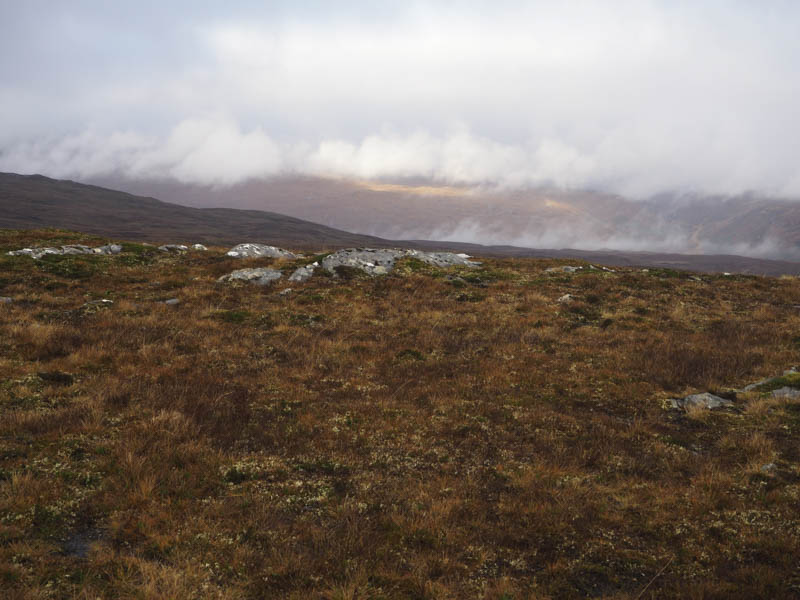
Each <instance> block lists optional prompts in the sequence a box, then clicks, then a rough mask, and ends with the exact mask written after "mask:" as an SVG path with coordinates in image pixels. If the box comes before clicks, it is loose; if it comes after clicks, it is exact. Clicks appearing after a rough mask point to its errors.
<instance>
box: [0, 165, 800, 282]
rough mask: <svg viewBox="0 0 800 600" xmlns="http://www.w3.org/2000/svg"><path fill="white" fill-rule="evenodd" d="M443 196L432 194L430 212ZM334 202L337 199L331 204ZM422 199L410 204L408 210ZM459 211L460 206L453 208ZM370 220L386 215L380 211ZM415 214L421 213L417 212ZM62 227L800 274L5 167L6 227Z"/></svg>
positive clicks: (0, 178) (125, 236)
mask: <svg viewBox="0 0 800 600" xmlns="http://www.w3.org/2000/svg"><path fill="white" fill-rule="evenodd" d="M440 200H441V198H439V197H437V198H434V199H431V198H427V200H426V202H427V206H428V207H429V209H428V213H427V214H429V215H430V216H431V218H433V215H434V214H435V213H436V210H440V209H435V207H434V206H433V205H434V204H435V203H436V202H438V201H440ZM329 204H330V203H329ZM422 207H423V205H422V204H421V203H417V204H415V205H406V206H405V210H406V211H407V212H413V211H415V210H416V209H417V208H420V210H422ZM453 217H454V218H457V217H458V212H454V213H453ZM364 218H365V219H367V218H372V219H374V220H375V221H376V222H377V221H380V220H381V213H380V211H377V210H376V212H375V213H374V214H372V216H370V214H369V213H368V212H367V213H366V214H365V216H364ZM414 218H419V217H418V216H416V217H414ZM42 227H58V228H62V229H70V230H73V231H82V232H86V233H94V234H98V235H103V236H107V237H110V238H114V239H117V240H150V241H158V242H195V241H196V242H202V243H206V244H223V245H224V244H236V243H239V242H246V241H252V242H266V243H271V244H275V245H280V246H286V247H289V248H297V249H324V248H341V247H348V246H374V247H391V246H399V245H402V246H406V247H411V248H422V249H428V250H431V249H447V250H454V251H458V252H467V253H470V254H475V255H478V256H511V257H554V258H579V259H583V260H587V261H590V262H592V261H593V262H597V263H599V264H604V265H610V266H643V267H663V268H672V269H685V270H693V271H704V272H723V271H730V272H732V273H752V274H762V275H783V274H792V275H800V263H795V262H788V261H780V260H765V259H759V258H748V257H743V256H734V255H728V254H705V255H704V254H675V253H663V252H634V251H617V250H597V251H591V250H575V249H548V248H537V249H532V248H525V247H520V246H510V245H495V246H484V245H480V244H473V243H464V242H454V241H427V240H419V239H416V240H396V239H385V238H381V237H376V236H371V235H362V234H357V233H349V232H347V231H343V230H341V229H336V228H333V227H328V226H326V225H320V224H317V223H313V222H311V221H307V220H303V219H299V218H295V217H289V216H286V215H283V214H278V213H275V212H266V211H261V210H242V209H235V208H193V207H189V206H181V205H179V204H170V203H168V202H162V201H160V200H157V199H155V198H150V197H143V196H134V195H131V194H128V193H125V192H120V191H116V190H111V189H107V188H103V187H98V186H94V185H85V184H82V183H77V182H74V181H61V180H56V179H50V178H48V177H43V176H41V175H17V174H13V173H0V228H4V229H37V228H42Z"/></svg>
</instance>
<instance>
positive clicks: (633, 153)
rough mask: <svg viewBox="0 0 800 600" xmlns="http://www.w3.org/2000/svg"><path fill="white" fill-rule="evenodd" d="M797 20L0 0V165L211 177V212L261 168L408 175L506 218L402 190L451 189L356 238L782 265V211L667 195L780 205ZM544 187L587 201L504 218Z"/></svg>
mask: <svg viewBox="0 0 800 600" xmlns="http://www.w3.org/2000/svg"><path fill="white" fill-rule="evenodd" d="M798 17H800V7H798V6H797V5H795V4H794V3H788V2H775V3H768V4H764V3H735V4H733V5H732V4H731V3H728V2H721V1H711V2H704V3H702V4H697V3H682V2H678V3H676V2H664V1H658V0H650V1H645V2H641V1H633V0H619V1H615V2H595V1H589V0H587V1H583V2H578V3H569V4H563V5H562V4H561V3H545V2H536V3H528V2H505V1H504V2H491V3H489V2H481V1H475V2H467V3H433V2H422V1H417V2H413V1H412V2H389V3H381V4H380V6H379V7H376V6H374V3H368V2H359V1H351V2H344V3H337V4H336V5H335V7H334V6H333V5H330V4H329V3H322V2H311V3H303V5H302V6H298V5H297V3H291V2H282V1H279V2H270V3H264V4H262V3H251V2H234V3H231V4H228V5H226V6H225V7H224V8H223V7H220V8H215V7H213V6H198V5H197V4H196V3H193V2H188V1H185V0H181V1H177V2H171V3H156V2H150V1H145V2H142V3H136V4H135V5H134V4H130V5H125V4H122V3H115V4H114V5H113V6H109V5H108V4H107V3H103V2H99V1H96V0H94V1H93V0H85V1H82V2H74V3H69V4H66V3H63V4H61V3H59V4H58V5H53V4H52V3H46V2H43V1H40V0H33V1H31V2H26V3H24V4H22V5H16V4H12V3H4V4H2V5H0V34H2V35H0V50H1V51H2V52H0V57H1V58H0V101H2V105H3V111H2V115H0V124H2V127H0V171H13V172H18V173H42V174H45V175H48V176H52V177H60V178H73V179H77V180H80V181H114V182H116V183H117V184H118V185H116V187H120V188H123V189H133V190H134V191H139V192H141V191H143V190H142V189H141V187H142V185H145V183H147V185H150V182H156V183H157V184H158V185H172V184H181V185H188V186H200V188H202V189H204V190H211V192H213V194H212V195H214V194H216V195H217V196H218V197H221V195H223V194H225V193H226V190H227V192H228V199H227V200H226V202H227V205H236V202H238V200H237V198H236V196H235V194H236V193H237V189H238V188H237V187H235V186H241V185H247V184H248V182H250V181H261V180H264V179H269V178H275V177H277V178H278V179H285V178H287V177H288V178H296V177H300V178H302V177H312V178H325V179H329V178H336V179H345V180H348V181H349V180H357V181H362V180H369V181H373V182H374V181H381V180H386V181H389V182H397V181H406V180H408V179H409V178H412V179H413V178H421V179H422V180H424V181H426V182H432V183H433V184H434V185H435V186H466V187H468V188H470V189H472V188H479V189H480V190H481V191H480V196H481V201H482V202H483V203H484V205H486V204H487V203H489V204H491V208H488V209H485V210H486V211H487V212H488V213H490V214H492V215H503V214H505V215H512V216H511V217H510V218H509V219H506V221H508V224H506V222H505V221H504V220H503V219H502V218H501V219H487V218H485V215H484V214H482V213H480V211H477V212H476V211H475V210H473V209H472V208H471V201H470V202H466V205H465V204H464V203H461V204H459V205H457V206H456V205H453V204H452V199H453V197H452V196H448V197H443V196H441V195H437V194H422V195H420V194H416V196H418V197H419V198H422V200H418V199H415V200H414V202H412V204H413V205H414V207H415V209H417V210H419V211H420V214H427V213H428V212H429V211H427V210H426V209H424V208H422V207H421V206H422V205H423V204H424V203H429V204H431V205H433V208H432V209H431V210H432V211H433V212H437V211H440V206H441V204H442V199H443V198H449V199H450V200H449V201H450V203H445V205H446V208H447V211H449V214H448V218H447V219H434V220H432V221H429V220H425V222H424V223H423V225H424V226H417V225H415V224H414V223H412V222H407V221H404V220H397V221H386V220H383V221H378V220H376V221H374V222H372V223H367V224H365V225H362V224H358V223H357V224H356V225H357V226H358V230H359V231H365V232H369V233H376V234H380V235H392V236H395V237H396V236H399V235H409V236H415V237H416V236H419V237H431V236H433V235H436V236H442V237H445V238H458V239H464V240H471V241H480V242H484V243H487V242H488V243H500V242H503V243H514V244H525V245H543V244H544V245H549V246H553V245H560V246H567V245H582V246H583V247H592V248H594V247H605V246H615V247H625V248H628V247H630V248H637V249H642V248H648V247H650V245H652V247H653V248H654V249H657V250H667V249H669V250H681V251H686V250H695V251H701V252H706V251H737V252H738V251H741V252H743V253H750V254H754V255H781V256H789V255H793V253H794V249H793V244H794V242H795V240H794V238H793V237H792V235H793V234H791V235H790V233H787V231H785V230H786V229H787V224H786V223H787V222H786V218H787V214H788V213H793V210H792V209H790V208H786V207H784V206H783V205H782V204H781V208H780V210H778V209H775V208H774V206H775V205H774V203H771V204H770V205H769V206H770V207H772V208H769V209H768V211H772V213H774V211H775V210H777V211H778V212H777V213H774V214H772V213H771V214H772V216H773V217H774V219H773V218H770V219H768V220H767V221H769V222H766V221H765V222H764V223H761V224H759V225H758V226H755V227H749V229H752V231H748V232H747V235H745V236H744V238H742V237H736V236H735V235H734V236H733V237H726V236H725V232H726V231H729V232H735V231H741V230H742V227H744V222H742V223H740V224H739V225H737V227H736V228H735V230H730V228H728V229H726V228H725V227H721V226H717V225H715V226H714V227H713V228H710V227H709V224H708V223H707V222H705V221H704V220H703V217H702V214H703V213H704V212H705V209H704V208H702V207H699V208H697V210H696V211H694V213H696V216H693V217H692V218H678V219H677V220H676V218H675V215H676V213H677V212H680V207H679V205H678V204H676V202H678V201H677V200H675V199H676V198H678V199H681V198H686V197H689V198H695V197H704V198H705V197H710V198H712V200H703V204H704V205H705V204H708V203H709V202H710V203H713V202H717V201H718V200H713V199H714V198H728V197H733V198H734V199H735V202H734V203H735V205H736V209H735V211H734V213H735V215H734V216H735V217H736V218H742V219H744V218H745V215H746V214H750V213H748V212H747V211H744V212H742V210H740V209H741V206H743V204H742V203H744V204H747V203H750V204H747V205H748V206H749V207H750V208H752V209H753V210H756V213H753V214H761V213H760V212H759V211H760V210H761V208H762V207H761V206H759V207H755V208H754V206H753V205H752V202H751V200H742V198H745V199H752V198H754V197H755V198H770V199H776V198H777V199H779V200H780V201H781V202H783V201H792V200H794V199H796V198H798V197H800V170H798V168H797V160H796V157H797V156H798V151H799V150H800V120H799V119H798V109H797V106H798V102H797V100H798V97H800V94H798V92H799V91H800V78H798V77H797V76H796V73H797V68H798V64H800V38H798V36H797V35H796V27H795V24H796V23H797V22H798ZM143 182H145V183H143ZM269 185H282V184H280V183H276V184H269ZM200 188H198V189H200ZM542 189H545V190H555V192H557V193H564V194H567V195H568V196H569V198H568V199H571V198H572V195H578V196H581V197H583V200H582V202H583V204H582V206H581V208H580V211H581V213H582V214H583V215H588V216H586V218H585V219H584V218H583V217H581V218H577V217H576V216H575V214H573V215H572V216H570V217H569V218H563V219H558V220H554V219H553V218H552V215H550V216H548V214H549V213H552V212H554V211H552V210H551V211H544V213H548V214H544V215H543V213H542V210H540V209H539V205H538V203H537V202H538V201H533V207H532V208H531V207H523V208H524V210H523V212H522V213H521V214H522V220H521V221H520V220H519V219H518V218H516V217H515V216H514V215H517V216H519V214H520V213H519V210H522V209H519V208H518V207H519V206H523V205H525V203H526V202H527V200H526V199H527V198H529V197H532V196H537V194H538V195H540V194H539V192H535V193H532V192H530V190H542ZM581 190H593V195H592V196H591V197H592V198H595V197H596V198H600V200H598V201H597V203H596V204H595V205H592V203H591V202H588V203H587V201H586V198H585V196H586V194H585V193H584V192H582V191H581ZM204 193H205V192H204ZM387 194H388V195H387ZM617 195H619V196H622V197H624V199H625V202H624V203H623V204H624V205H625V206H626V207H628V208H625V209H624V210H623V214H622V216H621V217H620V218H619V219H617V218H616V217H615V219H612V221H613V222H612V223H611V225H612V226H611V229H608V227H607V225H608V223H607V212H608V211H609V210H610V209H609V208H608V207H607V204H608V202H607V198H609V197H614V196H617ZM335 196H336V192H335V191H334V192H331V193H329V195H328V200H330V198H331V197H335ZM405 196H406V197H407V196H408V194H406V195H405ZM369 197H370V198H371V199H372V200H370V201H371V202H372V201H374V202H377V203H378V204H381V203H385V200H386V198H389V199H392V198H396V197H397V194H395V195H394V196H392V195H391V193H390V192H387V191H386V190H371V191H370V195H369ZM379 197H382V198H383V200H380V199H378V198H379ZM164 199H166V200H174V198H169V197H167V198H164ZM199 201H202V200H199ZM270 201H272V200H270ZM634 201H638V202H642V201H645V204H646V205H647V208H646V209H641V208H630V207H629V206H628V205H629V204H630V203H632V202H634ZM559 202H560V200H559ZM771 202H773V201H771ZM567 204H569V202H567ZM612 204H613V203H612ZM779 204H780V202H779ZM258 208H265V209H275V207H274V206H270V205H269V204H266V205H263V204H262V205H259V206H258ZM294 210H295V214H296V213H298V212H303V211H304V210H305V209H303V208H296V209H294ZM321 210H323V209H320V210H318V211H317V212H320V211H321ZM324 210H327V211H328V212H329V213H331V214H333V215H336V214H337V206H336V205H334V206H332V207H329V208H325V209H324ZM348 210H349V209H347V208H342V210H341V211H338V212H339V213H341V215H344V216H341V215H340V216H338V217H335V216H334V217H331V219H336V218H339V219H340V220H341V221H342V222H336V223H334V222H333V221H330V220H329V221H328V222H329V223H330V224H335V225H337V226H348V223H349V222H350V221H351V220H352V219H350V217H347V216H346V215H347V214H348ZM786 211H788V213H787V212H786ZM555 212H557V211H555ZM386 214H387V215H388V213H386ZM406 214H408V212H407V211H406ZM626 215H627V216H630V217H632V218H633V219H634V220H633V221H632V222H630V223H626V222H625V219H624V218H622V217H624V216H626ZM302 216H305V217H309V218H310V217H311V215H309V214H304V215H302ZM562 216H563V215H562ZM752 216H753V215H752V214H751V215H750V217H752ZM684 217H686V215H684ZM750 217H747V218H750ZM637 219H638V220H637ZM412 220H413V218H412ZM722 220H723V219H722V217H719V218H716V217H715V222H716V223H720V222H721V221H722ZM584 221H586V222H585V223H584ZM598 222H599V223H601V224H602V226H600V225H598ZM797 222H798V223H800V221H797ZM788 228H789V229H791V228H792V227H788ZM706 234H708V235H706Z"/></svg>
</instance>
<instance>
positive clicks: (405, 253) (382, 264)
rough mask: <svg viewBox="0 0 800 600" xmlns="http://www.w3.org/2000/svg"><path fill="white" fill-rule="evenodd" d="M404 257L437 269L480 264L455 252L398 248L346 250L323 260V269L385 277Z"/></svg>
mask: <svg viewBox="0 0 800 600" xmlns="http://www.w3.org/2000/svg"><path fill="white" fill-rule="evenodd" d="M404 257H411V258H416V259H417V260H421V261H423V262H425V263H428V264H429V265H434V266H436V267H452V266H468V267H476V266H478V265H479V264H480V263H478V262H476V261H472V260H469V258H470V257H469V256H468V255H466V254H456V253H454V252H423V251H421V250H403V249H398V248H388V249H384V248H380V249H378V248H346V249H344V250H339V251H337V252H334V253H332V254H329V255H328V256H326V257H325V258H323V259H322V268H323V269H325V270H326V271H328V272H330V273H335V272H336V268H337V267H352V268H355V269H360V270H361V271H364V272H365V273H367V274H368V275H373V276H375V275H385V274H387V273H389V272H391V271H392V269H394V266H395V262H397V260H398V259H400V258H404Z"/></svg>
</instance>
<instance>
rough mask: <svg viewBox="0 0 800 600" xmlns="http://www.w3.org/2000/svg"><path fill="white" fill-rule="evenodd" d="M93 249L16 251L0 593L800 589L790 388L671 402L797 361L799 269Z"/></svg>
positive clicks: (1, 481) (797, 457) (8, 320)
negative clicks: (715, 272) (728, 400)
mask: <svg viewBox="0 0 800 600" xmlns="http://www.w3.org/2000/svg"><path fill="white" fill-rule="evenodd" d="M39 239H41V241H47V243H58V242H59V241H60V242H61V243H66V242H75V241H81V239H82V238H81V236H80V235H78V234H69V233H66V232H58V233H56V232H52V231H49V232H27V233H14V232H5V233H4V234H3V236H2V237H0V241H2V245H3V247H4V248H13V247H21V246H23V245H31V244H34V243H36V242H37V240H39ZM62 240H63V241H62ZM0 250H3V248H0ZM86 260H90V261H91V265H90V266H89V267H87V268H91V270H92V273H93V274H92V276H91V277H83V276H79V275H80V273H82V272H83V271H81V270H80V269H77V268H76V270H74V271H73V270H72V266H71V265H70V264H67V265H66V266H64V265H62V266H60V267H59V268H58V269H51V268H49V267H47V265H43V264H40V263H34V262H33V261H32V260H30V259H27V258H12V257H6V256H4V255H3V256H2V257H0V285H2V289H0V295H4V296H12V297H13V298H14V299H15V302H14V303H13V304H11V305H0V378H2V384H0V415H2V419H0V588H1V589H3V590H7V591H8V593H7V594H6V595H7V597H10V598H41V597H63V598H72V597H78V598H98V597H99V598H117V597H123V598H127V597H130V598H167V597H170V598H190V597H202V598H205V597H210V598H225V599H228V598H230V599H234V598H272V597H281V598H308V597H311V598H331V599H333V598H337V599H338V598H342V599H345V598H347V599H356V598H358V599H362V598H475V597H478V598H487V599H495V600H500V599H508V598H562V597H566V598H570V597H587V596H591V597H609V598H630V599H633V598H638V597H642V598H665V597H674V598H754V597H771V598H778V597H796V596H797V595H798V594H800V578H798V576H797V573H798V572H800V571H799V570H798V567H800V564H798V558H797V556H798V555H797V550H796V549H797V548H798V547H800V520H799V519H798V517H797V514H798V513H797V508H798V497H800V496H799V494H800V484H799V482H800V470H798V469H799V467H798V466H799V465H800V451H798V446H797V439H798V438H797V436H798V434H800V410H798V406H800V403H798V402H797V401H791V400H787V399H785V398H784V399H772V398H769V397H765V396H763V395H761V394H758V393H751V394H744V395H739V397H738V398H737V399H736V402H735V404H736V407H735V409H734V410H729V411H699V412H694V411H693V412H692V413H691V414H684V413H681V412H678V411H671V410H666V409H664V408H663V406H664V400H665V399H667V398H669V397H674V396H678V395H683V394H686V393H692V392H700V391H707V390H710V391H717V392H720V393H724V391H725V390H726V389H730V388H737V387H741V386H742V385H744V384H746V383H749V382H752V381H755V380H757V379H760V378H761V377H764V376H767V375H772V374H777V373H780V372H781V371H782V370H783V369H785V368H787V367H788V366H791V365H792V364H794V363H796V362H800V361H798V346H797V342H796V340H797V337H798V335H800V318H798V317H799V315H798V312H797V310H796V309H795V308H794V306H793V305H794V304H800V282H798V280H797V279H794V278H788V279H764V278H756V277H725V278H722V277H719V278H716V277H713V276H704V279H705V281H703V282H697V281H694V280H691V279H689V278H687V277H685V276H683V275H681V274H680V273H674V272H662V271H658V270H651V271H650V272H648V273H645V272H640V271H638V270H636V269H628V270H622V271H621V272H618V273H605V272H587V273H581V274H575V275H563V274H546V273H545V272H544V271H545V269H546V268H547V267H550V266H553V265H554V264H556V263H555V262H554V261H540V260H527V259H525V260H522V259H520V260H499V261H494V260H487V261H486V264H485V266H484V267H483V268H481V269H479V270H477V271H474V272H472V271H468V272H458V273H457V274H458V275H460V276H461V277H462V279H457V280H455V281H451V280H449V279H448V278H447V277H446V275H447V272H445V271H440V270H437V269H427V268H424V269H419V265H415V264H409V265H406V266H404V267H401V268H400V269H398V271H397V273H396V274H393V275H390V276H387V277H384V278H380V279H366V278H361V277H355V278H353V279H347V280H345V279H334V278H330V277H324V276H318V277H315V278H314V279H312V281H311V282H310V283H308V284H305V285H297V284H294V285H292V286H291V287H293V288H294V291H293V292H291V293H290V294H289V295H286V296H281V295H278V292H279V291H280V290H282V289H283V288H285V287H287V286H288V285H289V284H288V283H279V284H277V285H276V286H275V287H274V288H267V289H261V288H257V287H246V286H245V287H231V286H222V285H217V284H216V283H215V278H216V277H217V276H219V275H220V274H223V273H225V272H228V271H229V270H232V269H234V268H240V267H242V266H246V265H267V264H270V261H268V260H261V261H239V262H237V261H235V260H233V259H229V258H227V257H225V256H224V255H223V253H222V252H220V251H219V250H212V251H209V252H208V253H190V254H187V255H185V256H183V257H178V256H166V255H160V254H157V253H152V252H150V251H148V250H147V249H146V248H144V249H142V248H139V249H138V250H137V251H136V252H134V253H126V254H124V255H121V256H118V257H90V258H89V259H86ZM273 264H276V265H279V266H280V267H282V268H285V269H287V270H289V269H291V268H292V266H293V263H292V262H291V261H290V262H286V261H284V262H279V261H276V262H275V263H273ZM73 273H77V274H78V275H75V276H74V277H73V276H72V274H73ZM567 293H569V294H572V295H573V296H574V297H575V301H574V302H573V303H571V304H568V305H564V304H559V303H557V302H556V300H557V299H558V298H559V297H561V296H562V295H564V294H567ZM101 297H106V298H110V299H113V300H114V301H115V302H114V305H113V307H111V308H103V309H90V308H87V307H85V306H84V304H85V303H86V302H87V300H91V299H96V298H101ZM169 297H178V298H180V299H181V303H180V304H179V305H177V306H167V305H164V304H163V303H160V301H163V300H164V299H166V298H169ZM39 373H66V374H69V375H71V377H72V379H69V378H63V377H62V378H61V379H59V378H58V377H56V378H52V377H51V378H50V380H44V379H42V377H40V376H39V375H38V374H39ZM767 463H774V464H775V465H776V467H775V468H774V469H771V470H767V471H764V470H762V467H763V466H764V465H765V464H767Z"/></svg>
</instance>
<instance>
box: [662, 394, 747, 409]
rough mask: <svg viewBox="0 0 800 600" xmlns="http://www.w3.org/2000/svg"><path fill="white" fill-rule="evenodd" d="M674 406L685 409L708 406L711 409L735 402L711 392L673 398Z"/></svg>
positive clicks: (671, 402)
mask: <svg viewBox="0 0 800 600" xmlns="http://www.w3.org/2000/svg"><path fill="white" fill-rule="evenodd" d="M670 404H671V405H672V408H683V409H684V410H686V409H689V408H694V407H699V408H707V409H709V410H712V409H715V408H725V407H728V406H733V402H732V401H730V400H727V399H725V398H720V397H719V396H715V395H714V394H711V393H709V392H703V393H702V394H691V395H689V396H686V397H685V398H673V399H671V400H670Z"/></svg>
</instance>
